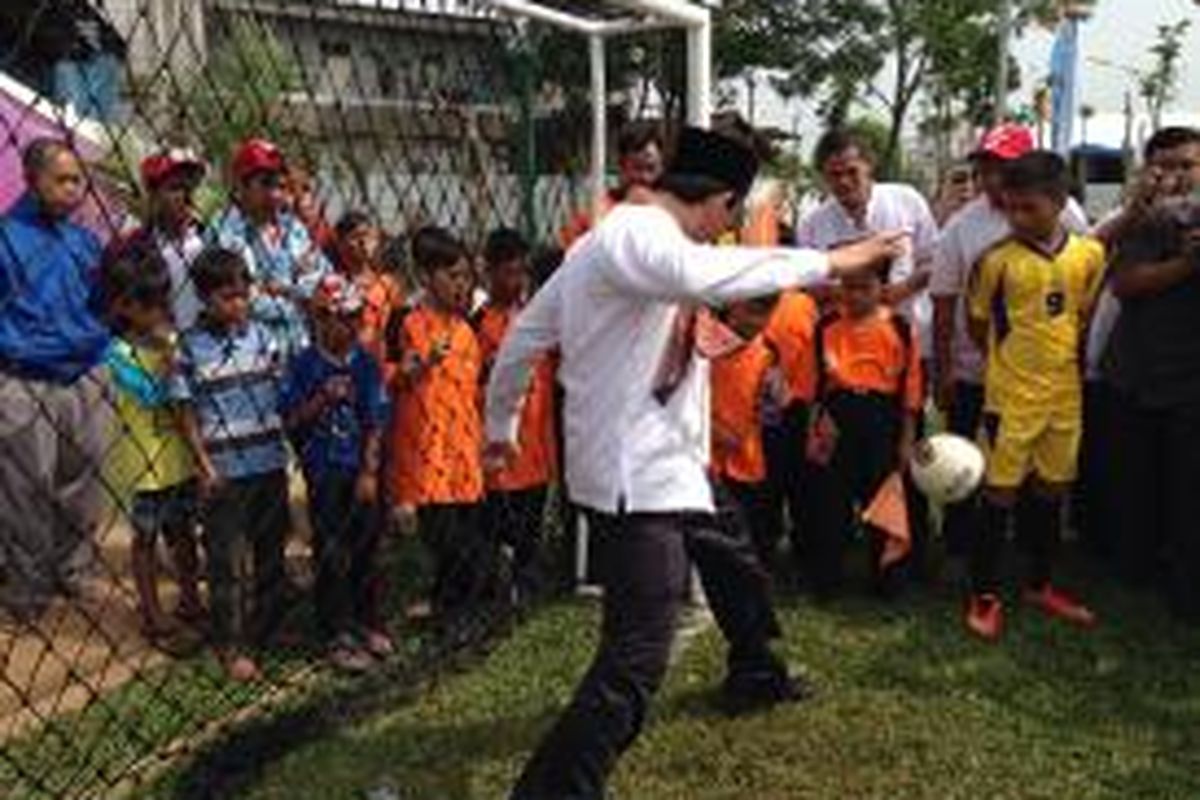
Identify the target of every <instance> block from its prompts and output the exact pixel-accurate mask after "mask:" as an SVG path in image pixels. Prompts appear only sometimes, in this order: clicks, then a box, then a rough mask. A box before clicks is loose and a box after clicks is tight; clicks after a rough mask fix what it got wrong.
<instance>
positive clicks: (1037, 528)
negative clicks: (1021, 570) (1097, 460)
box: [1017, 493, 1062, 589]
mask: <svg viewBox="0 0 1200 800" xmlns="http://www.w3.org/2000/svg"><path fill="white" fill-rule="evenodd" d="M1061 535H1062V500H1061V499H1060V498H1057V497H1045V496H1043V495H1039V494H1035V493H1030V494H1029V495H1028V496H1026V497H1024V498H1023V499H1022V501H1021V504H1020V506H1018V508H1017V537H1018V539H1019V540H1020V541H1021V542H1022V543H1023V545H1024V549H1025V551H1026V554H1027V555H1028V557H1029V573H1028V576H1027V583H1028V586H1029V588H1031V589H1043V588H1045V587H1046V586H1047V585H1048V584H1049V583H1050V577H1051V574H1052V572H1053V569H1054V561H1055V558H1056V557H1057V555H1058V545H1059V540H1060V537H1061Z"/></svg>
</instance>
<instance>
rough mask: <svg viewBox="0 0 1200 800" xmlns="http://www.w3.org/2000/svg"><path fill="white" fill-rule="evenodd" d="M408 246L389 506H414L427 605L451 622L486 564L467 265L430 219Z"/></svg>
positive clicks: (398, 319)
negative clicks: (411, 286)
mask: <svg viewBox="0 0 1200 800" xmlns="http://www.w3.org/2000/svg"><path fill="white" fill-rule="evenodd" d="M412 255H413V262H414V264H415V266H416V268H417V271H418V273H419V274H420V275H421V278H422V280H423V282H424V288H425V292H424V295H423V297H422V299H421V301H420V302H419V303H418V304H417V305H416V306H414V307H412V308H411V309H407V310H402V311H396V312H393V314H392V318H391V320H389V323H388V356H389V360H391V361H392V362H393V364H394V365H395V375H394V378H393V380H392V389H393V393H394V398H395V401H394V410H393V416H392V426H391V433H390V436H389V439H390V448H389V451H390V466H389V474H388V481H387V483H388V491H389V494H390V500H391V502H392V504H393V506H394V507H395V509H396V510H397V512H399V514H400V515H401V516H407V515H408V514H411V513H412V512H414V511H415V513H416V520H417V526H418V530H419V531H420V535H421V539H422V541H423V542H424V543H425V545H426V547H428V548H429V551H430V553H431V554H432V556H433V561H434V578H433V588H432V591H431V602H432V606H433V611H434V614H435V615H437V617H438V618H439V619H440V620H441V621H442V622H443V623H452V622H454V621H456V620H457V619H459V618H461V617H462V615H463V612H467V611H469V610H470V609H471V606H472V605H473V604H475V603H476V602H477V601H478V600H479V599H480V598H481V596H482V595H483V593H484V592H485V590H486V587H487V584H488V582H489V580H490V574H491V568H492V565H493V564H494V547H493V546H492V544H491V543H490V542H488V541H487V538H486V536H485V535H484V532H483V530H482V529H481V527H480V525H479V513H478V512H479V507H480V503H481V502H482V500H483V464H482V432H481V428H480V414H479V377H480V373H481V370H482V357H481V355H480V352H479V344H478V342H477V341H476V339H475V332H474V331H473V330H472V329H471V326H470V325H469V324H468V322H467V319H466V314H467V310H468V308H469V306H470V301H471V290H472V287H473V284H474V280H473V274H474V273H473V271H472V269H471V263H470V261H469V259H468V257H467V252H466V250H465V248H464V247H463V245H462V244H461V243H460V242H459V241H458V240H457V239H455V238H454V237H453V236H452V235H451V234H449V233H447V232H446V231H444V230H441V229H439V228H432V227H430V228H422V229H421V230H419V231H417V233H416V234H415V235H414V236H413V241H412Z"/></svg>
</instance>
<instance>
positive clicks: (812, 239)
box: [796, 128, 938, 353]
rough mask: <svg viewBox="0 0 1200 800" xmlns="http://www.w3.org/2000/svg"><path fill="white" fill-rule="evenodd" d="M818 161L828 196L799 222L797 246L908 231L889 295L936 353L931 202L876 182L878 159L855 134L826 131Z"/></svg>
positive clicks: (823, 246)
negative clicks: (907, 242)
mask: <svg viewBox="0 0 1200 800" xmlns="http://www.w3.org/2000/svg"><path fill="white" fill-rule="evenodd" d="M813 160H814V161H815V162H816V168H817V171H818V172H819V173H820V174H821V179H822V181H823V182H824V184H825V188H826V189H827V190H828V191H829V197H828V198H827V199H826V200H825V201H824V202H823V203H821V204H820V205H819V206H817V207H816V208H814V209H813V210H812V211H810V212H808V214H806V215H805V216H804V218H803V219H802V220H801V221H800V224H799V225H798V226H797V228H796V244H798V245H799V246H800V247H808V248H812V249H814V250H828V249H830V248H832V247H837V246H838V245H842V244H846V243H848V242H853V241H855V240H857V239H861V238H863V237H864V236H868V235H870V234H871V233H874V232H875V231H887V230H907V231H908V232H909V233H910V234H911V237H912V248H911V250H910V251H908V252H906V253H904V254H902V255H901V256H900V257H899V258H897V259H896V261H895V263H894V264H893V265H892V270H891V273H890V285H889V286H888V288H887V295H886V297H887V300H888V301H889V302H891V303H892V304H893V305H894V306H895V307H896V308H898V309H899V310H900V311H901V313H903V314H904V316H906V317H907V318H908V320H909V321H910V322H911V323H912V324H913V326H914V327H915V328H916V329H917V330H918V331H919V332H920V336H921V352H922V353H931V352H933V350H932V344H933V342H932V338H931V326H932V324H933V309H932V306H931V305H930V302H929V295H928V293H927V292H926V287H927V286H928V285H929V264H930V261H931V260H932V258H933V250H934V246H935V245H936V244H937V237H938V226H937V222H936V221H935V220H934V218H933V211H932V210H930V208H929V203H928V202H926V200H925V198H924V197H923V196H922V195H921V193H920V192H918V191H917V190H916V189H914V188H913V187H911V186H908V185H906V184H902V183H877V182H876V181H875V155H874V154H873V153H872V152H871V150H870V147H869V146H868V145H867V143H866V142H865V141H864V140H863V139H862V137H860V136H859V135H858V134H856V133H854V132H853V131H849V130H844V129H837V128H835V129H833V130H830V131H828V132H826V133H825V135H824V136H822V137H821V139H820V141H818V142H817V147H816V150H815V151H814V155H813Z"/></svg>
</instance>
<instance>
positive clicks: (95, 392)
mask: <svg viewBox="0 0 1200 800" xmlns="http://www.w3.org/2000/svg"><path fill="white" fill-rule="evenodd" d="M111 421H112V404H111V401H110V398H109V394H108V376H107V373H106V371H105V370H104V369H103V368H102V367H97V368H96V369H94V370H92V371H91V372H89V373H88V374H86V375H84V376H83V377H81V378H79V379H78V380H77V381H75V382H74V383H72V384H70V385H60V384H54V383H48V382H45V381H34V380H26V379H22V378H17V377H13V376H11V375H6V374H3V373H0V606H3V607H5V608H7V609H8V610H10V611H12V612H15V613H18V614H28V613H36V612H37V611H39V610H40V609H41V608H42V607H44V605H45V604H46V603H47V602H49V600H50V598H51V597H52V596H53V595H54V594H56V593H57V592H59V591H61V590H62V589H64V588H68V587H69V586H70V585H71V584H72V582H73V580H74V578H75V577H76V576H78V574H79V573H80V572H81V571H83V570H86V569H87V568H88V567H90V566H91V563H92V561H93V559H94V558H95V543H94V540H93V534H94V532H95V530H96V528H97V526H98V525H99V523H100V519H101V515H102V514H103V511H104V507H105V502H104V498H105V489H104V481H103V477H102V475H103V464H104V457H105V453H106V451H107V449H108V443H109V437H110V435H111V432H112V427H111Z"/></svg>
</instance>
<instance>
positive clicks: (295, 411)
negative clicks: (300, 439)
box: [283, 375, 353, 430]
mask: <svg viewBox="0 0 1200 800" xmlns="http://www.w3.org/2000/svg"><path fill="white" fill-rule="evenodd" d="M352 391H353V388H352V386H351V385H350V379H349V378H348V377H347V376H345V375H335V376H333V377H331V378H329V379H327V380H326V381H325V382H324V383H322V384H321V385H320V386H318V387H317V389H316V391H314V392H313V393H312V394H311V395H309V396H308V397H306V398H305V399H303V400H301V401H299V402H296V403H285V405H284V408H285V409H286V410H285V411H284V414H283V424H284V426H285V427H287V428H288V429H290V430H296V429H298V428H304V427H307V426H308V425H311V424H312V423H313V422H315V421H316V420H317V419H318V418H319V417H320V416H321V415H322V414H324V413H325V412H326V411H327V410H328V409H329V407H330V406H333V405H336V404H337V403H339V402H341V401H342V400H345V399H347V398H348V397H350V395H351V392H352Z"/></svg>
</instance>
